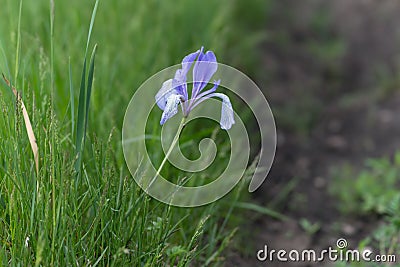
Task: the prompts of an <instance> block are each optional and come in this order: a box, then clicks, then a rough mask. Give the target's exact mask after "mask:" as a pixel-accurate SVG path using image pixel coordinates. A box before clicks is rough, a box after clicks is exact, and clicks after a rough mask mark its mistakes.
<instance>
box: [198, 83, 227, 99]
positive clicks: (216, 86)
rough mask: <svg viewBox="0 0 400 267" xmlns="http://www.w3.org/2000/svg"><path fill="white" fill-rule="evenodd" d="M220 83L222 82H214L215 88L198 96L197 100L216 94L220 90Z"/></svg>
mask: <svg viewBox="0 0 400 267" xmlns="http://www.w3.org/2000/svg"><path fill="white" fill-rule="evenodd" d="M220 83H221V80H218V81H214V86H213V88H211V89H209V90H207V91H204V92H202V93H201V94H199V95H197V97H196V98H197V99H200V98H202V97H204V96H206V95H208V94H211V93H214V92H215V91H216V90H217V88H218V86H219V84H220Z"/></svg>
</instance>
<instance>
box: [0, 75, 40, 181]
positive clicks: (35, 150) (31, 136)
mask: <svg viewBox="0 0 400 267" xmlns="http://www.w3.org/2000/svg"><path fill="white" fill-rule="evenodd" d="M3 79H4V81H5V82H6V84H7V85H8V86H9V87H10V88H11V89H12V92H13V94H14V95H15V97H16V98H17V101H18V102H20V103H21V109H22V115H23V117H24V122H25V127H26V132H27V134H28V138H29V142H30V144H31V148H32V152H33V158H34V160H35V165H36V174H39V148H38V145H37V142H36V137H35V133H34V132H33V128H32V123H31V120H30V119H29V114H28V112H27V111H26V107H25V104H24V102H23V101H22V98H21V95H20V93H19V92H18V91H17V89H15V87H14V86H11V83H10V81H9V80H7V78H6V76H4V74H3Z"/></svg>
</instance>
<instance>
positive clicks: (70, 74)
mask: <svg viewBox="0 0 400 267" xmlns="http://www.w3.org/2000/svg"><path fill="white" fill-rule="evenodd" d="M68 71H69V94H70V98H69V102H70V103H69V104H70V108H71V135H72V137H73V136H74V129H75V101H74V84H73V83H72V71H71V58H70V59H69V61H68Z"/></svg>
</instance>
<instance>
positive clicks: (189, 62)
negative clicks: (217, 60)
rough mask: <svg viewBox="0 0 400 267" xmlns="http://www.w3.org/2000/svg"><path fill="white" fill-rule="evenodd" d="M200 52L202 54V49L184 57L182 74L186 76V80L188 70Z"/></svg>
mask: <svg viewBox="0 0 400 267" xmlns="http://www.w3.org/2000/svg"><path fill="white" fill-rule="evenodd" d="M199 54H200V50H197V51H196V52H193V53H191V54H189V55H187V56H186V57H184V58H183V60H182V71H181V76H184V77H185V81H186V75H187V73H188V71H189V70H190V67H191V66H192V64H193V62H194V61H195V60H196V58H197V56H198V55H199Z"/></svg>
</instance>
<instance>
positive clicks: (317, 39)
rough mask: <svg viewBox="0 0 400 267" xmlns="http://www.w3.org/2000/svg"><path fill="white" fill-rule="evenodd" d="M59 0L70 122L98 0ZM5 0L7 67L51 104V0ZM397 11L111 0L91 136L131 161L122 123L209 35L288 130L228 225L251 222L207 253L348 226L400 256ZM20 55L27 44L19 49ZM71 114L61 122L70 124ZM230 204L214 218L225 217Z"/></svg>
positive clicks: (390, 2)
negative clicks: (159, 76) (258, 184)
mask: <svg viewBox="0 0 400 267" xmlns="http://www.w3.org/2000/svg"><path fill="white" fill-rule="evenodd" d="M55 4H56V8H55V13H54V14H55V24H54V44H55V45H54V55H55V56H54V65H53V66H54V73H55V76H54V77H55V82H54V86H55V90H54V91H53V92H52V96H54V106H55V108H54V110H55V113H56V115H57V117H58V118H59V120H60V121H61V122H64V121H65V118H66V117H68V116H67V114H68V113H69V105H70V96H69V94H70V91H69V83H70V77H74V83H75V84H74V86H75V88H79V83H78V82H79V77H80V71H81V64H82V61H83V60H82V56H83V48H84V47H85V42H86V35H87V25H88V21H89V18H90V15H91V12H92V8H93V4H94V1H88V2H87V3H86V2H85V3H83V2H82V1H78V0H70V1H56V3H55ZM0 6H6V8H1V9H0V19H1V24H0V41H1V46H2V53H3V56H2V57H0V66H2V71H3V72H6V74H10V76H12V77H14V80H15V81H16V85H17V86H19V87H20V88H25V89H23V90H22V91H23V93H25V94H26V97H27V100H28V101H27V102H29V103H31V102H32V103H34V100H35V99H40V100H41V101H43V102H42V103H39V104H38V107H42V108H43V109H45V108H44V107H45V105H47V104H46V103H47V102H46V99H49V97H50V96H49V94H50V87H49V86H48V84H49V82H50V79H51V77H50V75H49V66H50V64H51V57H50V52H49V51H50V49H51V48H50V42H49V40H50V35H51V34H50V26H49V25H50V24H49V20H50V19H49V14H50V9H49V3H48V1H24V2H23V5H22V9H21V10H22V20H20V21H19V19H18V14H19V12H20V3H19V1H11V0H0ZM399 12H400V2H399V1H394V0H382V1H374V0H358V1H356V0H354V1H348V0H335V1H323V0H303V1H295V0H280V1H273V0H250V1H240V0H220V1H213V0H207V1H195V0H193V1H192V0H190V1H184V0H179V1H160V0H148V1H122V0H119V1H100V6H99V10H98V13H97V18H96V22H95V27H94V29H93V33H92V42H93V43H94V42H96V43H98V44H99V48H98V54H97V59H96V60H97V61H96V76H95V89H94V91H93V94H92V105H91V113H90V121H89V128H91V129H92V132H91V134H90V135H91V138H92V139H93V140H108V138H110V140H111V141H110V143H111V146H112V152H113V156H112V157H111V158H112V160H111V161H112V162H113V164H114V163H115V172H116V173H117V172H118V171H119V169H120V168H123V169H124V168H125V165H124V161H123V155H122V152H121V147H120V135H121V128H122V121H123V116H124V112H125V108H126V106H127V105H128V101H129V99H130V98H131V96H132V95H133V93H134V90H135V89H136V88H138V86H139V85H140V84H142V83H143V82H144V81H145V80H146V79H147V78H148V77H149V76H150V75H151V74H153V73H156V72H157V71H160V70H161V69H163V68H165V67H168V66H170V65H174V64H178V63H180V60H181V58H182V57H183V56H184V55H186V54H188V53H190V52H192V51H195V50H197V49H199V47H201V46H204V47H205V48H206V49H207V50H213V51H214V52H215V54H216V55H217V58H218V61H219V62H221V63H224V64H228V65H231V66H234V67H236V68H238V69H239V70H241V71H243V72H244V73H246V74H247V75H249V76H250V77H251V78H252V79H253V80H254V81H256V83H257V84H258V85H259V87H260V88H262V90H263V92H264V93H265V96H266V97H267V99H268V101H269V104H270V106H271V109H272V111H273V113H274V115H275V119H276V125H277V133H278V145H277V152H276V158H275V162H274V164H273V167H272V169H271V171H270V174H269V176H268V178H267V180H266V181H265V183H264V184H263V187H262V188H260V189H259V190H258V191H256V193H254V194H251V195H250V194H248V193H247V192H246V191H245V190H243V191H242V194H241V197H240V198H241V199H242V200H243V201H246V203H253V205H252V206H249V205H247V206H246V207H247V208H245V209H235V211H234V213H233V218H232V219H231V222H230V223H229V224H228V225H229V227H230V229H233V228H235V227H239V228H238V229H239V230H238V231H237V233H236V235H235V237H234V238H233V239H232V240H231V241H230V242H229V245H227V246H226V247H227V248H226V249H225V250H224V252H223V253H221V255H219V254H218V257H220V258H219V260H218V261H217V260H215V258H216V257H214V258H212V259H213V260H211V261H210V262H208V264H210V265H212V264H214V263H215V262H218V264H220V265H224V266H263V265H264V264H265V263H260V262H258V261H257V259H256V257H255V253H256V251H258V250H259V249H262V248H263V246H264V245H265V244H267V245H268V247H270V248H271V249H281V248H282V249H286V250H290V249H299V250H301V249H311V248H312V249H315V250H317V251H319V250H322V249H325V248H327V247H328V246H333V247H334V246H335V244H336V240H337V239H338V238H345V239H346V240H347V241H348V243H349V247H352V248H359V249H363V248H365V247H371V248H374V249H375V250H376V251H380V252H381V253H383V254H390V253H392V254H397V255H398V257H400V255H399V252H400V246H399V243H400V241H399V240H400V239H399V238H400V184H399V180H400V150H399V148H400V138H399V136H400V90H399V86H400V69H399V67H400V27H399V25H400V16H398V14H399ZM18 27H20V28H21V36H22V40H23V42H21V43H19V35H18V31H17V29H18ZM19 45H20V46H19ZM18 54H19V55H23V56H21V57H20V58H19V61H18V60H14V59H15V58H18ZM17 62H18V63H19V64H17ZM69 62H71V63H72V66H73V68H72V73H71V74H72V76H69V70H68V64H69ZM17 65H19V66H20V67H19V73H17V72H15V69H16V68H15V67H16V66H17ZM7 72H8V73H7ZM14 73H15V74H14ZM18 78H19V79H18ZM26 80H29V81H30V82H26ZM29 83H32V84H34V85H36V86H32V88H30V87H29V86H28V85H29ZM29 90H31V91H33V92H34V96H32V95H30V93H28V92H29ZM78 93H79V92H78V90H76V91H75V92H74V97H75V98H76V99H77V98H78ZM0 95H1V94H0ZM28 106H29V104H28ZM30 108H32V107H30ZM32 109H33V108H32ZM38 116H40V115H38ZM37 123H38V122H37ZM154 123H155V124H154V125H157V121H155V122H154ZM60 125H61V126H60V127H61V133H63V131H64V132H65V131H66V129H69V128H70V125H69V124H68V123H67V124H65V125H64V124H63V123H60ZM110 132H112V133H113V134H112V135H113V138H111V137H109V136H110V135H111V134H110ZM256 145H257V144H256ZM67 154H68V153H67ZM120 166H123V167H120ZM121 172H123V171H122V170H121ZM126 173H127V171H126V170H125V174H124V175H126ZM118 175H121V177H122V176H123V175H122V174H120V173H118ZM89 176H90V173H89ZM116 187H117V186H116ZM0 196H1V195H0ZM0 200H1V199H0ZM223 214H224V213H223ZM219 216H220V217H223V216H224V215H221V213H220V214H219ZM178 217H179V216H178ZM220 217H216V219H215V221H213V223H214V224H216V225H221V220H222V219H221V218H220ZM193 218H197V217H196V216H194V217H193ZM176 220H177V219H176ZM188 224H189V225H190V221H189V223H188ZM223 225H224V226H225V222H224V223H223ZM192 228H193V227H192ZM210 229H211V230H210V232H212V227H211V228H210ZM192 230H193V229H192ZM206 233H207V234H206V235H205V237H204V240H203V241H202V242H203V243H202V244H206V243H207V237H208V236H207V235H208V233H209V232H207V231H206ZM21 238H23V237H21ZM221 242H222V241H221V240H219V239H218V241H216V242H215V244H214V245H215V247H218V246H219V245H221ZM225 245H226V244H225V243H224V247H225ZM212 252H213V250H212V249H211V250H210V251H209V252H208V253H209V254H212ZM94 254H95V253H94ZM97 254H101V253H100V252H98V251H97ZM97 254H96V255H97ZM201 255H203V254H201ZM204 257H205V256H204ZM203 262H205V260H204V261H203ZM215 264H216V263H215ZM324 264H326V266H353V265H352V264H351V263H345V264H344V263H329V262H324ZM310 265H311V264H310V263H304V264H303V265H302V264H301V263H298V262H297V263H293V264H292V265H291V264H290V263H287V262H286V263H281V264H279V263H277V262H275V263H274V264H272V265H271V266H310ZM194 266H196V263H195V265H194ZM315 266H321V264H315ZM354 266H364V265H354ZM365 266H371V265H365ZM376 266H386V265H376ZM393 266H395V265H393Z"/></svg>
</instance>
